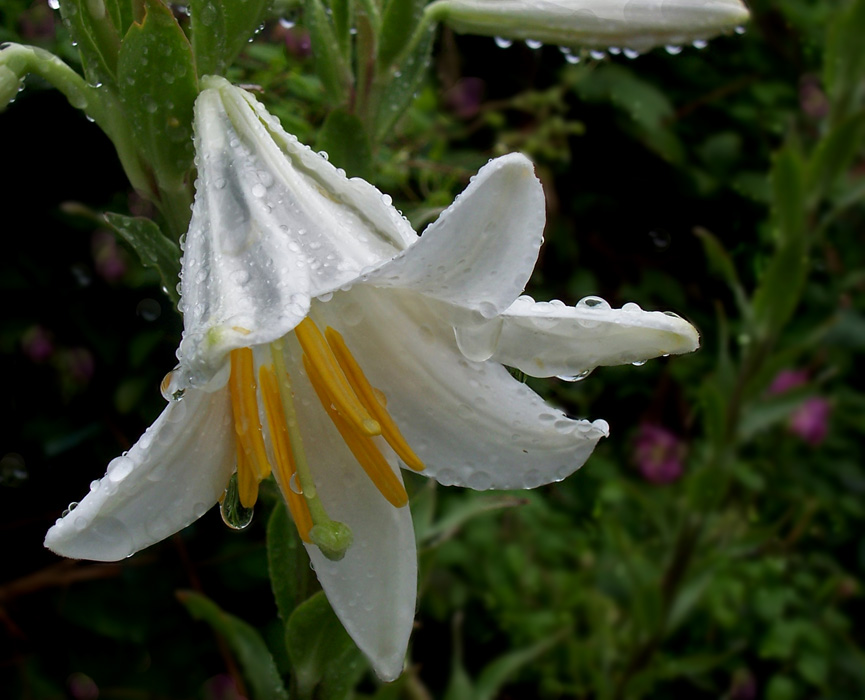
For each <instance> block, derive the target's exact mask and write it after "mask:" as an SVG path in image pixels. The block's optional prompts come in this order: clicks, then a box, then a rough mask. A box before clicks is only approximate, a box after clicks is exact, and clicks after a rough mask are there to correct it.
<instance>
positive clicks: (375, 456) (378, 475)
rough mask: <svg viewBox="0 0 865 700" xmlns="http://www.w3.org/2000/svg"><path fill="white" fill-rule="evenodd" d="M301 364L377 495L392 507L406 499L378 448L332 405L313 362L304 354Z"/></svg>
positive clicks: (397, 505)
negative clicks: (375, 489)
mask: <svg viewBox="0 0 865 700" xmlns="http://www.w3.org/2000/svg"><path fill="white" fill-rule="evenodd" d="M303 365H304V367H305V368H306V373H307V376H308V377H309V381H310V383H311V384H312V387H313V389H315V393H316V394H317V395H318V398H319V401H321V405H322V406H323V407H324V410H325V411H327V415H328V416H329V417H330V419H331V421H333V424H334V426H336V429H337V430H338V431H339V434H340V435H341V436H342V439H343V440H344V441H345V444H346V445H347V446H348V449H349V450H351V453H352V454H353V455H354V458H355V459H356V460H357V461H358V463H359V464H360V466H361V467H363V470H364V471H365V472H366V474H367V476H369V478H370V480H372V482H373V484H375V486H376V488H377V489H378V490H379V492H380V493H381V495H382V496H384V497H385V499H387V501H388V503H390V504H391V505H393V506H395V507H396V508H402V507H403V506H404V505H405V504H406V503H408V494H407V493H406V490H405V487H404V486H403V485H402V483H400V480H399V478H398V477H397V476H396V474H394V473H393V470H392V469H391V467H390V465H389V464H388V463H387V460H386V459H385V458H384V456H383V455H382V454H381V452H379V450H378V447H376V445H375V443H374V442H373V441H372V438H370V437H368V436H366V435H364V434H362V433H359V432H358V431H357V430H355V429H354V425H353V424H351V423H349V421H348V420H346V419H345V418H344V417H343V416H342V415H341V414H340V413H339V411H337V410H336V409H335V408H334V407H333V405H332V403H333V399H332V397H331V396H330V394H329V393H328V390H327V385H326V384H325V382H324V380H323V378H322V377H321V375H320V374H318V370H317V368H316V367H315V365H314V364H313V363H312V361H311V360H310V359H308V357H307V356H306V355H304V357H303Z"/></svg>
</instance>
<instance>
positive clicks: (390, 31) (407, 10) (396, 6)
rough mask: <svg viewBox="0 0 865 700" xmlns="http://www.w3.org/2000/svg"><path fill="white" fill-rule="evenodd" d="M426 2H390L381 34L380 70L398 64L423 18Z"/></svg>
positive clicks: (393, 0) (412, 0)
mask: <svg viewBox="0 0 865 700" xmlns="http://www.w3.org/2000/svg"><path fill="white" fill-rule="evenodd" d="M425 6H426V0H390V2H388V4H387V7H385V9H384V14H383V15H382V20H381V31H380V33H379V47H378V66H379V70H382V69H385V68H388V67H390V66H391V64H393V63H397V62H398V59H399V57H400V54H401V53H402V52H403V50H405V48H406V45H407V44H408V42H409V40H410V39H411V37H412V35H413V34H414V31H415V29H416V28H417V26H418V24H420V20H421V17H423V11H424V7H425Z"/></svg>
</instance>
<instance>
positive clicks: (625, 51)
mask: <svg viewBox="0 0 865 700" xmlns="http://www.w3.org/2000/svg"><path fill="white" fill-rule="evenodd" d="M622 53H623V54H625V58H629V59H631V60H632V61H633V60H634V59H635V58H637V57H638V56H639V55H640V52H639V51H634V49H622Z"/></svg>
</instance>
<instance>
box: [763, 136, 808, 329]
mask: <svg viewBox="0 0 865 700" xmlns="http://www.w3.org/2000/svg"><path fill="white" fill-rule="evenodd" d="M804 171H805V168H804V164H803V163H802V158H801V156H800V154H799V152H798V150H797V148H796V147H794V146H792V145H787V146H785V147H784V148H783V149H782V150H781V151H780V152H779V153H778V154H777V155H776V157H775V160H774V162H773V164H772V177H771V180H772V214H773V218H774V223H775V231H776V242H775V251H774V253H773V255H772V258H771V259H770V260H769V264H768V266H767V267H766V269H765V271H764V272H763V274H762V276H761V277H760V281H759V284H758V287H757V290H756V291H755V293H754V303H753V309H754V321H755V324H756V327H757V331H758V332H759V333H760V334H761V335H763V336H764V337H768V336H771V335H774V334H775V333H777V332H778V331H779V330H780V329H781V328H783V326H784V325H785V324H786V323H787V321H788V320H789V318H790V316H791V315H792V314H793V311H794V310H795V309H796V306H797V305H798V303H799V298H800V296H801V294H802V288H803V286H804V284H805V278H806V276H807V273H808V260H807V253H808V242H807V238H806V231H805V217H806V211H805V183H804Z"/></svg>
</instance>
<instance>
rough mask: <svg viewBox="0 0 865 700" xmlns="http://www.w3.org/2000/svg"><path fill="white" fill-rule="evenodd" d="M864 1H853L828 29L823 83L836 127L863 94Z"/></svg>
mask: <svg viewBox="0 0 865 700" xmlns="http://www.w3.org/2000/svg"><path fill="white" fill-rule="evenodd" d="M863 36H865V0H853V2H851V3H850V4H849V6H848V7H847V8H846V9H845V10H842V11H841V12H838V13H836V14H835V17H834V20H833V22H832V23H831V24H830V26H829V32H828V36H827V40H826V52H825V54H824V58H823V66H824V69H823V80H824V82H825V85H826V89H827V93H828V95H829V102H830V105H831V111H832V118H833V121H834V122H835V123H840V122H841V121H842V120H844V119H845V118H846V117H847V116H848V115H849V114H850V113H851V112H852V111H853V110H855V109H856V108H857V103H858V102H860V101H861V99H862V97H863V92H865V82H863V80H862V75H863V73H865V43H863V41H862V37H863Z"/></svg>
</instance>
